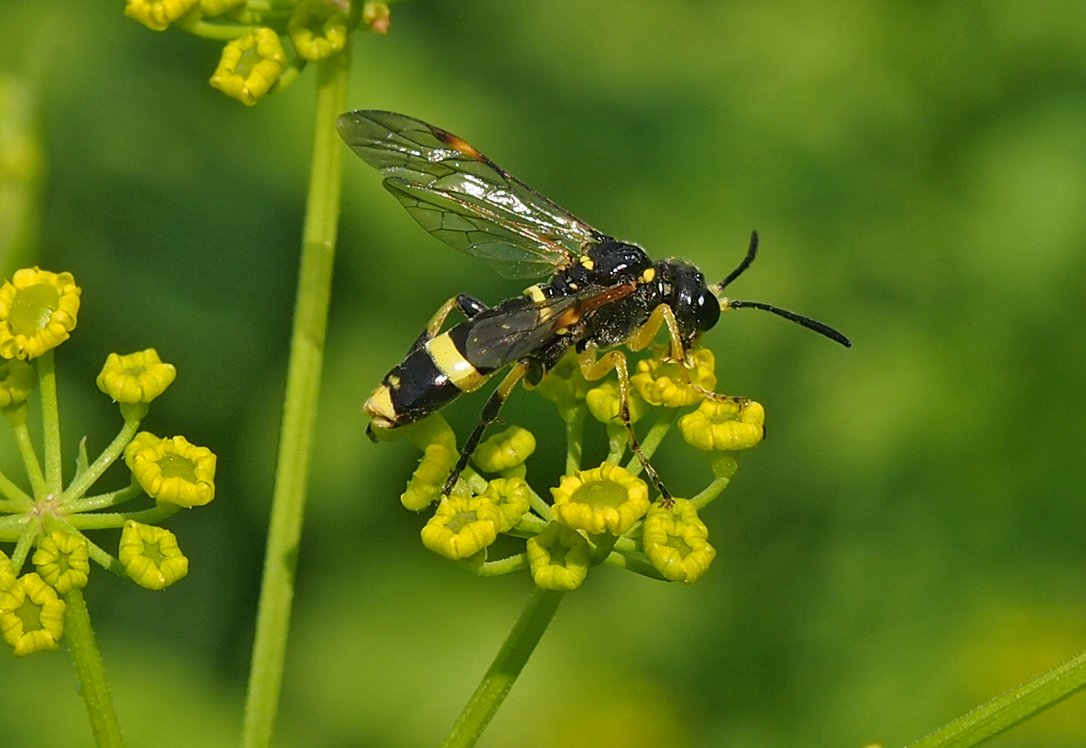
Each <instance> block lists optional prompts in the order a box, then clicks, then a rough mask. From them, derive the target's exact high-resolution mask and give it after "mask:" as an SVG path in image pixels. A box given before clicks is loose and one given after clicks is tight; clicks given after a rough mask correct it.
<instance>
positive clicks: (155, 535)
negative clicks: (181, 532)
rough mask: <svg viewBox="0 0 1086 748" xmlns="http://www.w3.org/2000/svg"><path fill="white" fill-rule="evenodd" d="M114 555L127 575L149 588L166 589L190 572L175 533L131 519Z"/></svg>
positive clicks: (122, 531)
mask: <svg viewBox="0 0 1086 748" xmlns="http://www.w3.org/2000/svg"><path fill="white" fill-rule="evenodd" d="M117 557H118V558H119V559H120V561H121V564H122V565H124V571H125V573H126V574H127V575H128V576H129V578H131V579H132V581H134V582H135V583H136V584H138V585H139V586H140V587H146V588H147V589H149V590H161V589H165V588H166V587H169V586H170V585H171V584H173V583H174V582H176V581H178V580H180V579H183V578H184V576H185V575H186V574H188V573H189V560H188V559H187V558H186V557H185V554H183V553H182V552H181V548H180V547H178V545H177V536H176V535H174V534H173V533H172V532H170V531H169V530H167V529H165V528H162V527H155V526H154V525H142V524H140V523H139V522H134V521H132V520H128V521H127V522H125V523H124V529H123V530H121V544H120V547H119V548H118V552H117Z"/></svg>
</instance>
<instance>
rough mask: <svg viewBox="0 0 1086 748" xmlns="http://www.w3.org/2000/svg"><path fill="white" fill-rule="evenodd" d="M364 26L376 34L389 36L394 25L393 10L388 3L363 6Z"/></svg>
mask: <svg viewBox="0 0 1086 748" xmlns="http://www.w3.org/2000/svg"><path fill="white" fill-rule="evenodd" d="M362 25H363V26H365V27H366V28H368V29H369V30H370V31H372V32H373V33H375V34H387V33H388V29H389V27H390V26H391V25H392V9H391V8H389V7H388V3H375V2H368V3H366V4H364V5H363V6H362Z"/></svg>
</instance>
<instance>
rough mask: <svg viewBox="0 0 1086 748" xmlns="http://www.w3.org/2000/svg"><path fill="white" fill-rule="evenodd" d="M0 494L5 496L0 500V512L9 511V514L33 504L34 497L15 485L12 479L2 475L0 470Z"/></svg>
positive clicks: (21, 510) (23, 509)
mask: <svg viewBox="0 0 1086 748" xmlns="http://www.w3.org/2000/svg"><path fill="white" fill-rule="evenodd" d="M0 496H3V497H4V498H5V501H2V502H0V512H9V513H11V514H14V513H15V512H23V511H26V510H27V509H28V508H30V507H31V506H32V505H33V504H34V499H33V498H32V497H31V496H30V495H29V494H27V493H26V491H24V490H23V489H21V488H19V486H17V485H15V483H14V481H12V480H11V478H9V477H7V476H6V475H4V473H3V472H2V471H0ZM9 507H10V508H9Z"/></svg>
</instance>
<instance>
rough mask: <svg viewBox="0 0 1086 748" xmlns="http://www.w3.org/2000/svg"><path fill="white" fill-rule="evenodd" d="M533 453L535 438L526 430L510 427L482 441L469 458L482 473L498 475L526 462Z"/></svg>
mask: <svg viewBox="0 0 1086 748" xmlns="http://www.w3.org/2000/svg"><path fill="white" fill-rule="evenodd" d="M533 452H535V437H534V436H533V435H532V432H531V431H529V430H528V429H525V428H521V427H520V426H510V427H509V428H507V429H506V430H505V431H501V432H499V433H497V434H494V435H493V436H490V437H488V438H487V439H485V440H483V441H482V442H481V443H480V444H479V446H478V447H477V448H476V449H475V454H473V455H472V456H471V461H472V462H474V463H475V464H476V465H477V466H478V468H479V469H480V470H482V471H483V472H484V473H500V472H502V471H503V470H509V469H510V468H514V467H516V466H517V465H520V464H522V463H523V462H524V461H525V460H527V459H528V458H529V457H530V456H531V455H532V453H533Z"/></svg>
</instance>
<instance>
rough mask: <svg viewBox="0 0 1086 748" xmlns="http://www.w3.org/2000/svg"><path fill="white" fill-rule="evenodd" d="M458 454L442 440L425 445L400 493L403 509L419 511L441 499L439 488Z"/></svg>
mask: <svg viewBox="0 0 1086 748" xmlns="http://www.w3.org/2000/svg"><path fill="white" fill-rule="evenodd" d="M458 459H459V455H458V454H457V452H456V451H455V450H453V449H450V448H449V447H448V445H446V444H444V443H442V442H433V443H431V444H428V445H427V446H426V450H425V451H424V452H423V453H422V459H420V460H419V466H418V467H417V468H415V472H414V473H412V474H411V480H409V481H408V482H407V488H406V489H405V490H404V492H403V493H402V494H400V503H401V504H403V506H404V508H405V509H410V510H411V511H413V512H421V511H422V510H423V509H425V508H426V507H428V506H430V504H432V503H434V502H435V501H438V500H440V499H441V490H442V488H444V486H445V480H446V479H447V478H448V477H449V473H450V472H452V469H453V467H454V466H455V465H456V461H457V460H458Z"/></svg>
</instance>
